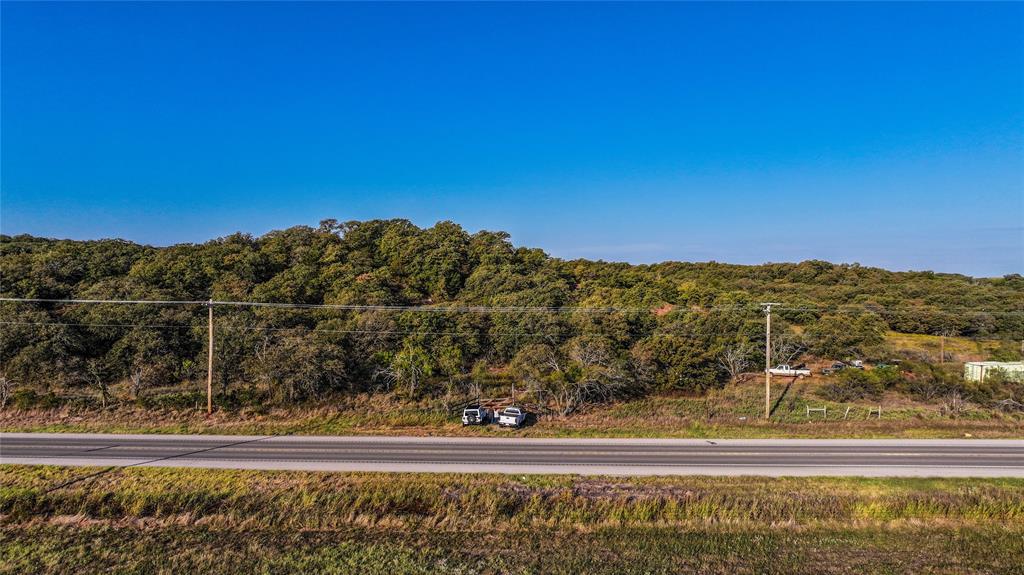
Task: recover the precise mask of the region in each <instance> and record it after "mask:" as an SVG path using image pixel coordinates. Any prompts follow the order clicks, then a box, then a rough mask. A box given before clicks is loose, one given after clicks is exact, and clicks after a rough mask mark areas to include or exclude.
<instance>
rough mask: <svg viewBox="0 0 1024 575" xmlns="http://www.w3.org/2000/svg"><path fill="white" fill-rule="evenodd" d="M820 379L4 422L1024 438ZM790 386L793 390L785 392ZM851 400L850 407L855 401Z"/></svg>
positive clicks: (103, 427) (35, 415)
mask: <svg viewBox="0 0 1024 575" xmlns="http://www.w3.org/2000/svg"><path fill="white" fill-rule="evenodd" d="M813 385H814V384H813V383H805V382H795V383H793V384H792V386H790V388H789V389H786V388H785V387H784V386H780V388H779V390H778V392H777V397H779V398H780V399H779V400H778V406H777V408H776V410H775V412H774V414H773V416H772V420H771V421H770V422H765V421H763V420H762V419H761V418H760V413H761V410H762V409H763V404H762V403H761V402H763V397H764V396H763V395H761V394H763V391H762V390H763V388H759V387H758V386H757V385H754V384H750V383H748V384H745V385H743V386H734V387H731V388H726V389H723V390H716V391H714V392H712V393H711V394H709V396H707V397H696V398H690V397H650V398H645V399H640V400H636V401H628V402H620V403H616V404H611V405H603V406H595V407H592V408H590V409H589V410H587V411H586V412H583V413H579V414H575V415H572V416H570V417H541V418H540V419H539V420H538V421H537V422H536V424H535V425H531V426H529V427H527V428H525V429H521V430H517V431H510V430H503V429H498V428H496V427H495V426H488V427H469V428H463V427H462V426H461V425H460V423H459V421H458V418H457V416H456V415H454V414H450V413H447V414H446V413H443V412H441V411H438V410H436V409H432V408H431V407H430V406H425V405H421V404H415V403H401V402H395V401H393V400H391V399H390V398H388V397H385V396H359V397H355V398H349V399H345V400H343V401H340V402H338V403H336V404H333V405H329V406H316V407H307V408H290V409H285V408H279V409H265V410H254V409H242V410H230V411H228V410H219V411H216V412H215V413H214V414H213V415H212V416H209V417H208V416H207V415H206V414H205V413H204V412H203V411H201V410H195V409H152V408H151V409H145V408H141V407H135V406H131V405H128V406H123V407H118V408H113V409H108V410H105V411H101V410H98V409H74V408H63V409H29V410H16V409H6V410H2V411H0V432H15V431H33V432H94V433H200V434H201V433H217V434H241V435H263V434H299V435H447V436H469V437H472V436H484V437H503V436H512V435H515V436H519V437H696V438H705V437H708V438H710V437H717V438H761V437H798V438H815V437H821V438H839V437H850V438H882V437H892V438H962V437H965V436H969V437H977V438H1020V437H1024V414H1004V413H999V412H996V411H994V410H980V409H978V410H967V411H965V412H964V413H962V414H960V415H959V416H957V417H955V418H953V417H950V416H949V415H946V414H944V413H942V412H941V409H940V407H939V406H935V405H927V404H920V403H911V402H907V401H906V400H905V399H903V398H902V397H900V396H893V397H888V398H885V399H884V400H883V401H884V403H883V410H882V417H881V418H878V417H875V416H872V417H868V409H869V407H871V406H870V405H867V404H841V403H832V402H826V401H822V400H819V399H816V398H815V397H814V394H813V392H812V391H810V390H809V388H810V387H811V386H813ZM783 391H785V395H783ZM808 406H810V407H815V408H817V407H827V408H828V418H827V419H825V418H822V416H821V415H819V414H816V415H814V416H813V417H807V414H806V407H808ZM847 407H849V408H850V413H849V415H847V414H846V408H847Z"/></svg>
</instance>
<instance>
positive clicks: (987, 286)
mask: <svg viewBox="0 0 1024 575" xmlns="http://www.w3.org/2000/svg"><path fill="white" fill-rule="evenodd" d="M0 273H2V284H0V293H2V295H3V296H4V297H15V298H48V299H50V298H52V299H64V298H88V299H117V300H121V299H132V300H208V299H214V300H218V301H247V302H283V303H303V304H343V305H349V306H409V305H416V306H435V307H437V308H450V307H456V306H458V307H460V308H466V307H470V306H474V307H475V306H484V307H506V308H507V307H529V308H572V309H559V310H557V311H552V310H542V309H531V310H525V311H524V310H517V311H494V310H492V311H481V310H474V311H466V310H465V309H461V310H448V309H439V310H437V311H430V312H424V311H422V310H402V309H358V310H341V309H279V308H247V307H230V306H218V307H217V308H216V316H217V317H216V326H217V334H218V335H217V343H216V346H215V354H216V358H217V360H216V361H217V364H216V365H217V370H216V372H217V375H216V382H217V386H218V387H219V389H220V392H221V393H222V394H228V393H229V392H230V391H231V390H243V389H248V388H250V387H253V386H259V387H260V388H261V389H265V390H270V391H268V393H270V395H272V397H273V399H275V400H278V401H298V400H302V399H307V398H316V397H320V396H323V395H324V394H326V393H331V392H348V391H359V390H364V389H371V388H380V387H386V388H389V389H394V390H395V391H401V392H403V393H409V394H413V395H415V394H417V393H420V392H421V390H423V389H424V385H425V384H426V383H428V382H431V381H433V382H438V381H445V382H448V383H450V384H458V383H459V382H466V381H468V380H469V379H471V378H470V375H469V374H470V373H471V372H473V370H474V366H477V371H478V372H480V369H481V368H480V367H479V366H480V365H489V366H497V367H504V366H511V367H510V369H511V371H512V372H513V375H514V377H517V378H519V379H520V380H521V381H523V382H524V383H527V384H529V385H532V386H533V387H534V388H535V391H536V392H537V393H538V395H541V396H545V397H548V398H550V399H551V401H553V402H555V403H557V404H558V409H560V410H561V411H564V412H566V413H568V412H571V411H572V410H574V409H576V407H577V405H578V404H579V402H580V401H583V400H585V399H586V398H588V397H606V396H612V395H616V394H621V393H634V392H636V390H638V389H657V390H699V389H703V388H707V387H709V386H714V385H719V384H721V383H722V382H723V381H724V380H725V379H727V378H728V376H729V374H730V373H733V374H735V373H734V372H736V371H737V370H739V369H741V368H742V367H743V366H744V365H748V364H749V365H756V362H757V361H758V360H757V357H758V356H759V355H762V357H763V347H761V349H760V350H758V347H757V346H758V345H763V344H760V338H761V337H762V330H763V316H762V315H761V313H760V310H759V307H758V305H757V303H758V302H760V301H778V302H784V305H783V306H780V309H779V311H778V312H777V313H778V315H777V316H776V317H777V318H778V323H777V331H778V333H779V334H780V341H781V342H782V343H780V345H786V344H787V341H788V340H787V339H786V338H787V337H791V338H793V340H792V341H796V339H800V340H801V342H802V343H801V345H803V346H804V347H802V348H797V347H793V348H792V349H805V348H806V349H809V350H810V351H812V352H814V353H817V354H819V355H822V356H834V357H840V356H849V355H856V354H865V353H870V350H871V348H872V346H876V345H877V344H879V343H880V342H881V338H882V336H883V335H884V332H885V330H886V329H893V330H897V331H904V332H910V333H929V334H933V333H947V334H959V335H966V336H985V337H1003V338H1020V337H1021V335H1022V334H1024V315H1022V314H1021V313H1020V311H1021V310H1022V309H1024V277H1021V276H1020V275H1011V276H1006V277H1003V278H992V279H975V278H970V277H966V276H961V275H954V274H939V273H933V272H889V271H885V270H881V269H877V268H866V267H861V266H859V265H856V264H853V265H833V264H830V263H827V262H822V261H808V262H802V263H799V264H765V265H759V266H743V265H729V264H721V263H715V262H711V263H681V262H666V263H661V264H655V265H629V264H624V263H608V262H600V261H597V262H595V261H586V260H572V261H565V260H560V259H557V258H552V257H550V256H548V255H547V254H545V253H544V252H543V251H541V250H538V249H530V248H525V247H516V246H514V245H513V244H512V243H511V242H510V241H509V236H508V234H505V233H502V232H488V231H481V232H477V233H475V234H470V233H467V232H466V231H465V230H463V229H462V228H461V227H460V226H458V225H457V224H454V223H452V222H441V223H438V224H437V225H435V226H433V227H431V228H428V229H420V228H418V227H416V226H415V225H413V224H412V223H410V222H408V221H406V220H387V221H382V220H374V221H366V222H344V223H341V222H337V221H335V220H326V221H324V222H322V224H321V225H320V227H319V228H310V227H294V228H290V229H287V230H281V231H274V232H270V233H268V234H266V235H264V236H262V237H258V238H257V237H252V236H249V235H244V234H234V235H231V236H227V237H224V238H220V239H216V240H212V241H209V242H206V243H204V244H182V245H175V246H170V247H163V248H160V247H152V246H143V245H138V244H134V243H131V242H127V241H123V240H101V241H70V240H52V239H44V238H36V237H31V236H13V237H11V236H2V237H0ZM606 308H615V309H606ZM0 314H2V320H3V322H4V323H3V324H2V327H3V329H2V337H0V371H2V372H3V373H2V374H0V375H2V376H4V377H7V378H8V379H10V380H13V381H17V382H20V383H24V384H32V385H35V386H40V387H43V388H49V389H68V388H74V387H76V386H80V387H92V388H97V387H102V386H104V385H106V384H107V383H110V382H125V381H129V382H131V384H132V389H133V390H135V391H136V392H137V393H140V394H144V393H145V391H146V390H147V389H151V388H154V387H158V386H173V385H178V384H180V383H182V382H187V381H195V380H198V379H200V378H201V377H202V376H203V374H204V372H205V362H206V352H205V346H206V343H205V342H206V335H205V328H206V316H205V310H204V309H203V308H202V307H201V306H197V305H192V306H167V305H164V306H161V305H132V306H127V305H113V304H96V305H84V304H79V305H69V304H24V303H3V304H0ZM780 353H781V352H780ZM723 358H728V359H727V360H726V359H723Z"/></svg>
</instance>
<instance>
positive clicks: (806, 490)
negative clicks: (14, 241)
mask: <svg viewBox="0 0 1024 575" xmlns="http://www.w3.org/2000/svg"><path fill="white" fill-rule="evenodd" d="M93 471H95V470H90V469H83V468H79V469H68V468H58V467H45V466H38V467H17V466H0V485H2V487H0V573H22V572H36V573H71V572H99V571H107V570H110V571H112V572H119V573H172V572H174V573H178V572H213V571H216V572H224V573H279V572H292V571H295V570H300V569H302V570H306V571H308V572H324V573H427V572H449V573H484V572H487V573H493V572H497V573H537V572H545V573H580V572H583V573H675V572H680V571H699V572H704V573H863V572H869V573H870V572H880V573H881V572H886V573H922V572H930V573H1013V572H1022V571H1021V565H1020V562H1019V558H1020V556H1021V554H1022V553H1024V481H1021V480H973V479H972V480H958V479H856V478H800V479H795V478H782V479H769V478H715V477H699V478H692V477H674V478H636V479H623V478H601V477H575V476H528V477H510V476H498V475H386V474H337V473H336V474H330V473H314V472H257V471H234V470H194V469H147V468H135V469H121V470H116V471H114V472H111V473H108V474H105V475H101V476H98V477H95V478H93V479H90V480H88V481H83V482H79V483H74V484H72V485H69V486H67V487H64V488H61V489H57V490H54V491H50V492H47V489H49V488H51V487H53V486H55V485H60V484H62V483H64V482H66V481H68V480H69V479H73V478H76V477H82V476H85V475H88V474H89V473H91V472H93Z"/></svg>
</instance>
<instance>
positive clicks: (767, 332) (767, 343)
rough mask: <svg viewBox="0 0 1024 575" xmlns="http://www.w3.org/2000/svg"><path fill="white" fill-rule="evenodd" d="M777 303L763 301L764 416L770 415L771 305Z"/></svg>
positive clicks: (766, 417)
mask: <svg viewBox="0 0 1024 575" xmlns="http://www.w3.org/2000/svg"><path fill="white" fill-rule="evenodd" d="M773 305H781V304H778V303H763V304H761V307H763V308H764V315H765V324H764V418H765V419H768V418H769V417H771V415H772V306H773Z"/></svg>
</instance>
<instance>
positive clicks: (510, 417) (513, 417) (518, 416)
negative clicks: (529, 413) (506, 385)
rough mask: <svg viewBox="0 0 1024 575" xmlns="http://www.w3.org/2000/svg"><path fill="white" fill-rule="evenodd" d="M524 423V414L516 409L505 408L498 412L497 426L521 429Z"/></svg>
mask: <svg viewBox="0 0 1024 575" xmlns="http://www.w3.org/2000/svg"><path fill="white" fill-rule="evenodd" d="M525 421H526V412H525V411H523V410H522V409H520V408H518V407H506V408H505V409H502V410H501V411H499V412H498V425H500V426H502V427H522V425H523V423H524V422H525Z"/></svg>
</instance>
